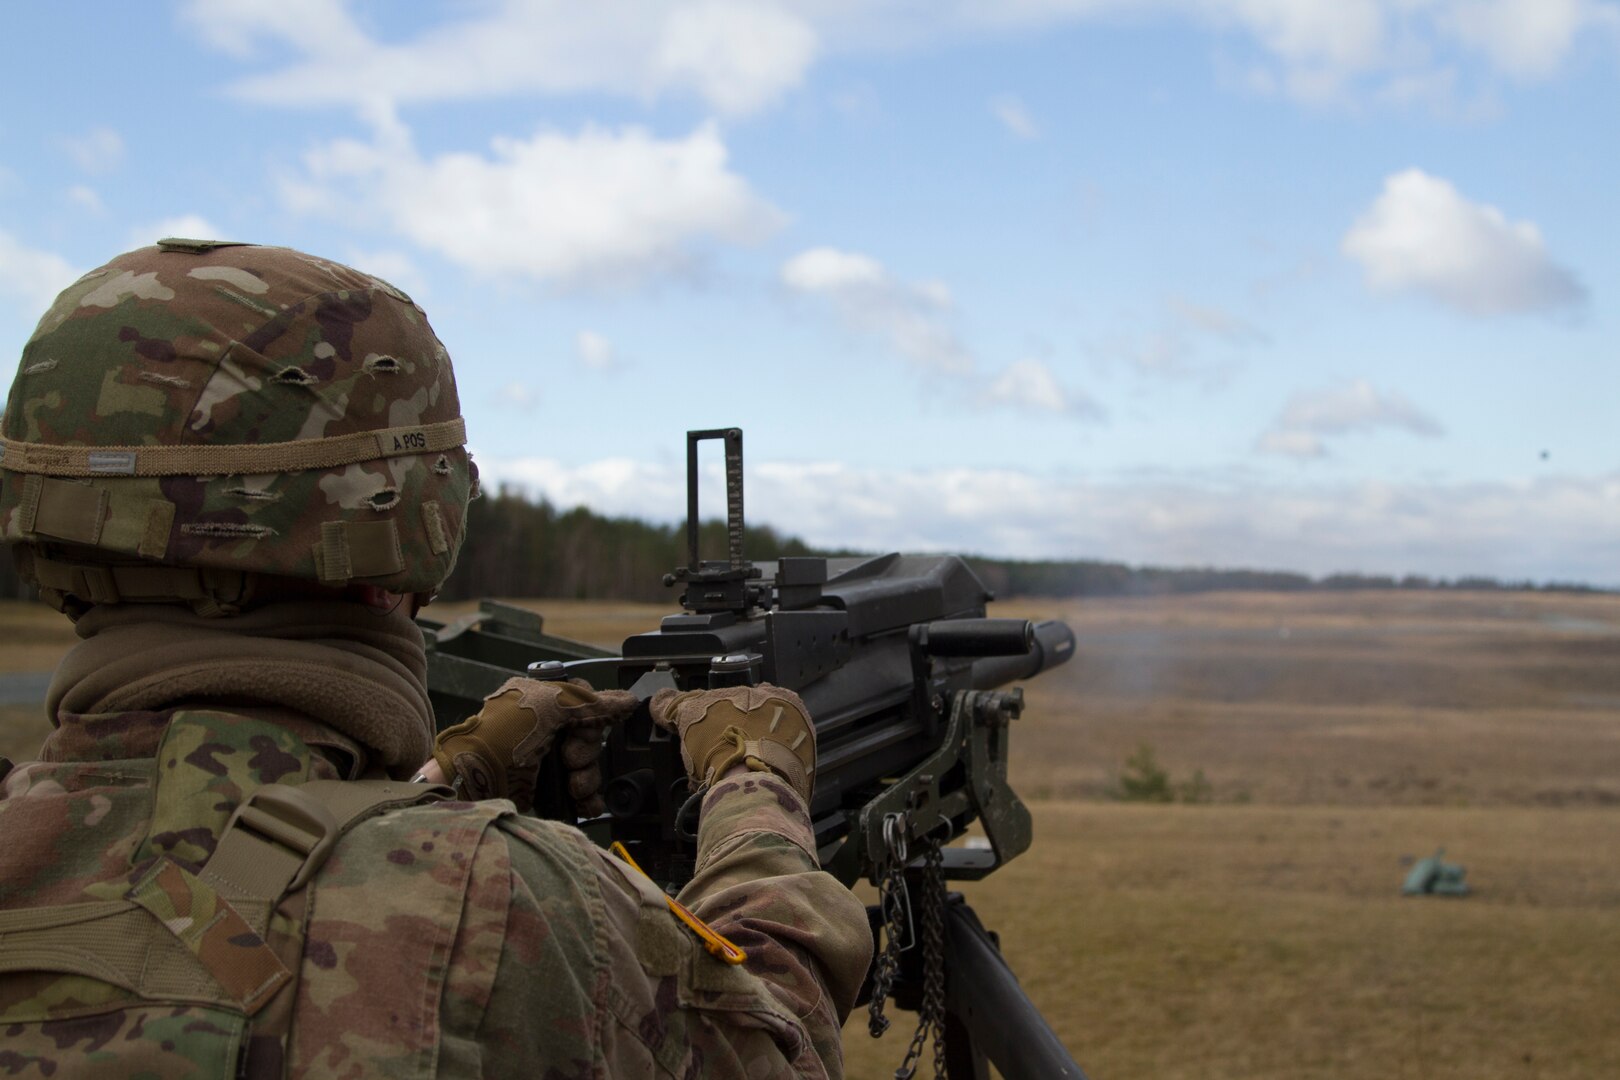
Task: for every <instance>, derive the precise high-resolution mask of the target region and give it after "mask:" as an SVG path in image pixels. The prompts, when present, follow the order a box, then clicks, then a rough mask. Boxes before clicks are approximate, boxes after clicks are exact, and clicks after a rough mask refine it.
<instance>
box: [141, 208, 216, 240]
mask: <svg viewBox="0 0 1620 1080" xmlns="http://www.w3.org/2000/svg"><path fill="white" fill-rule="evenodd" d="M127 235H128V237H129V244H130V246H131V247H143V246H145V245H147V244H155V243H157V242H158V241H159V240H162V239H164V238H165V237H169V236H177V237H182V238H184V239H187V240H228V239H230V238H229V237H227V236H226V235H225V234H224V232H223V231H221V230H220V229H219V227H218V226H216V225H215V224H214V223H213V222H211V221H209V220H208V219H207V218H205V217H203V216H202V215H201V214H179V215H176V216H175V217H168V218H164V219H163V220H162V221H154V222H152V223H151V224H150V225H137V226H135V228H133V229H131V230H129V232H128V234H127Z"/></svg>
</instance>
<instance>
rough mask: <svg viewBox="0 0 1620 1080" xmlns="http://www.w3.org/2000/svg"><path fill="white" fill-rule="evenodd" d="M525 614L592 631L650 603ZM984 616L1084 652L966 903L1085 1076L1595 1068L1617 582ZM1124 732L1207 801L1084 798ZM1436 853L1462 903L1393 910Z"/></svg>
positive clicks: (1610, 848) (8, 723)
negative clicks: (1055, 625) (1008, 856)
mask: <svg viewBox="0 0 1620 1080" xmlns="http://www.w3.org/2000/svg"><path fill="white" fill-rule="evenodd" d="M531 606H533V607H535V608H537V609H538V610H540V611H542V612H544V613H545V614H546V617H547V626H546V629H547V630H548V631H550V632H552V633H557V634H562V635H564V636H569V637H577V638H580V639H583V640H588V641H592V642H595V643H598V644H603V645H608V646H614V645H617V643H618V642H619V641H620V640H622V638H623V637H624V636H626V635H627V634H629V633H633V632H636V631H640V630H644V629H650V628H652V627H653V626H655V625H656V622H657V618H658V616H659V615H661V614H663V613H664V609H662V608H659V607H654V606H646V605H636V606H633V605H598V604H590V603H582V602H578V601H572V602H556V601H535V602H532V603H531ZM455 613H456V612H455V611H448V612H446V613H445V615H444V616H441V617H445V616H450V615H454V614H455ZM994 613H995V614H1004V615H1012V614H1017V615H1025V616H1029V617H1036V618H1048V617H1061V618H1063V619H1065V620H1067V621H1068V622H1069V623H1070V625H1072V626H1073V627H1074V629H1075V631H1076V634H1077V637H1078V640H1079V650H1078V655H1077V657H1076V659H1075V660H1074V661H1073V662H1071V663H1070V664H1068V665H1065V666H1064V667H1062V668H1059V669H1057V670H1055V671H1053V672H1050V673H1048V674H1046V675H1043V676H1042V677H1041V678H1039V679H1038V680H1036V681H1034V682H1033V683H1031V684H1030V685H1029V688H1028V694H1029V703H1030V705H1029V709H1028V710H1027V712H1026V713H1025V716H1024V718H1023V719H1021V720H1020V721H1018V727H1017V729H1016V730H1015V733H1014V754H1013V759H1012V763H1011V770H1012V779H1013V785H1014V787H1015V788H1016V789H1017V790H1018V791H1020V792H1021V793H1022V794H1023V795H1024V797H1025V798H1026V799H1028V800H1029V801H1030V802H1031V805H1032V809H1033V811H1034V815H1035V825H1036V837H1035V846H1034V848H1033V849H1032V850H1031V851H1030V852H1028V853H1027V854H1025V855H1023V856H1021V857H1020V858H1019V859H1017V860H1016V861H1014V862H1013V863H1012V864H1010V865H1009V866H1008V867H1007V868H1005V869H1004V870H1002V871H1000V872H998V873H997V874H996V875H994V876H993V877H992V878H990V879H989V880H987V881H985V882H981V883H977V884H971V885H968V886H966V887H965V889H964V891H965V892H966V893H967V894H968V899H969V900H970V902H971V903H973V905H974V906H975V908H976V909H977V910H978V911H979V913H980V914H981V916H982V917H983V919H984V921H985V923H986V925H988V926H989V927H990V928H992V929H994V930H997V931H998V932H999V933H1000V935H1001V938H1002V943H1003V948H1004V950H1005V952H1006V954H1007V956H1008V958H1009V959H1010V960H1011V962H1012V964H1013V966H1014V968H1015V969H1016V970H1017V971H1018V973H1019V975H1020V977H1021V979H1022V980H1023V983H1024V985H1025V987H1026V988H1027V989H1028V991H1029V993H1030V995H1031V997H1032V998H1033V999H1034V1000H1035V1002H1036V1003H1037V1004H1038V1005H1039V1006H1040V1007H1041V1008H1042V1010H1043V1011H1044V1013H1045V1014H1046V1016H1047V1017H1048V1018H1049V1020H1050V1021H1051V1023H1052V1024H1053V1026H1054V1028H1055V1029H1056V1030H1057V1032H1058V1033H1059V1035H1060V1036H1062V1038H1063V1039H1064V1041H1065V1042H1066V1043H1067V1044H1068V1046H1069V1047H1070V1048H1071V1049H1072V1050H1073V1051H1074V1053H1075V1056H1076V1057H1077V1058H1078V1059H1079V1061H1080V1062H1081V1063H1082V1064H1083V1065H1084V1066H1085V1067H1086V1069H1087V1071H1088V1073H1089V1074H1090V1075H1092V1076H1094V1077H1099V1078H1102V1077H1107V1078H1137V1077H1140V1078H1156V1077H1165V1078H1180V1077H1188V1078H1192V1077H1234V1078H1236V1077H1277V1078H1285V1077H1287V1078H1293V1077H1443V1076H1456V1077H1469V1078H1495V1077H1543V1078H1553V1077H1572V1078H1573V1077H1608V1076H1620V1021H1617V1020H1616V1017H1617V1016H1620V964H1617V963H1616V957H1620V865H1617V861H1616V852H1620V597H1610V596H1556V595H1539V594H1525V593H1472V594H1464V593H1449V592H1447V593H1405V592H1401V593H1311V594H1241V593H1225V594H1220V593H1217V594H1207V595H1202V596H1194V597H1172V598H1163V599H1150V600H1098V601H1086V602H1079V603H1062V604H1057V603H1049V602H1016V601H1014V602H1008V603H1005V604H1001V605H998V610H997V611H995V612H994ZM58 623H60V624H61V625H60V626H58V625H57V624H58ZM0 635H3V636H0V641H3V642H4V643H5V644H4V646H3V647H0V671H4V672H27V671H42V670H46V669H48V668H49V667H50V665H51V664H52V663H54V660H55V657H56V656H58V655H59V654H60V652H61V651H62V649H64V648H65V647H66V645H67V644H68V643H69V642H70V641H71V634H70V632H68V631H67V629H66V623H65V621H64V620H61V619H60V617H59V616H55V615H54V614H52V613H49V612H36V611H33V610H29V609H25V608H22V607H20V606H18V605H11V606H0ZM43 731H44V724H43V719H42V718H41V717H40V715H39V712H38V706H30V705H0V753H5V754H7V755H9V756H12V757H19V756H27V753H28V750H30V749H31V748H32V746H33V745H37V742H38V739H39V737H40V735H42V734H43ZM1142 744H1148V745H1151V746H1152V747H1153V749H1154V751H1155V754H1156V756H1157V758H1158V760H1159V762H1160V763H1161V764H1162V765H1164V766H1165V768H1167V769H1168V770H1169V772H1170V774H1171V777H1172V779H1174V780H1177V781H1181V780H1185V779H1186V778H1188V777H1189V776H1191V774H1192V772H1193V771H1194V770H1202V772H1203V773H1204V775H1205V777H1206V778H1207V779H1208V780H1209V782H1210V795H1211V798H1212V802H1211V803H1210V804H1208V805H1171V806H1160V805H1140V804H1127V803H1120V802H1116V801H1111V800H1110V799H1109V798H1108V797H1107V792H1108V790H1109V789H1110V787H1111V786H1113V785H1114V784H1115V782H1116V780H1117V778H1118V776H1119V773H1120V771H1121V769H1122V767H1123V765H1124V762H1125V759H1126V758H1127V757H1128V756H1129V755H1130V754H1131V753H1132V752H1133V751H1135V750H1136V749H1137V748H1138V747H1139V746H1141V745H1142ZM19 747H27V749H18V748H19ZM1442 845H1443V846H1444V847H1445V848H1446V851H1447V857H1448V858H1451V859H1454V860H1455V861H1457V862H1460V863H1462V864H1464V865H1466V866H1467V868H1468V880H1469V883H1470V884H1471V885H1472V886H1473V887H1474V890H1475V891H1474V894H1473V895H1472V896H1470V897H1468V898H1466V899H1461V900H1439V899H1421V900H1410V899H1402V898H1400V897H1399V895H1398V890H1399V885H1400V882H1401V880H1402V878H1403V877H1404V875H1405V872H1406V870H1407V868H1408V866H1409V865H1410V861H1411V859H1413V858H1416V857H1422V856H1425V855H1428V854H1432V853H1433V851H1434V850H1435V849H1436V848H1438V847H1440V846H1442ZM911 1019H912V1018H911V1016H910V1014H897V1015H896V1018H895V1026H894V1028H893V1029H891V1031H890V1033H889V1034H888V1035H887V1036H886V1037H885V1038H884V1039H882V1040H881V1041H877V1042H874V1041H873V1040H871V1039H870V1038H869V1037H868V1036H867V1035H866V1033H865V1021H864V1016H862V1015H859V1014H858V1015H857V1016H856V1017H855V1018H853V1019H852V1020H851V1023H850V1025H849V1027H848V1028H847V1029H846V1039H845V1042H846V1047H847V1053H848V1057H849V1070H848V1071H849V1075H850V1076H852V1077H874V1078H877V1077H886V1076H889V1075H890V1074H891V1073H892V1071H893V1068H894V1066H895V1065H896V1064H898V1062H899V1060H900V1057H901V1055H902V1053H903V1051H904V1046H905V1040H906V1038H907V1036H908V1035H909V1024H910V1021H911ZM924 1072H925V1073H926V1070H924Z"/></svg>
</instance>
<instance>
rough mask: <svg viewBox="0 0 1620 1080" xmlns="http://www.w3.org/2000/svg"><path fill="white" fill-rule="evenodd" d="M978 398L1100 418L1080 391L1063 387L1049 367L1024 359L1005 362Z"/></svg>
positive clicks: (1093, 405)
mask: <svg viewBox="0 0 1620 1080" xmlns="http://www.w3.org/2000/svg"><path fill="white" fill-rule="evenodd" d="M981 400H982V401H983V402H984V403H986V404H993V405H1007V406H1010V407H1012V408H1015V409H1023V410H1026V411H1028V412H1034V413H1054V414H1057V415H1070V416H1079V417H1085V418H1088V419H1101V418H1102V415H1103V413H1102V409H1101V408H1100V407H1098V405H1097V404H1096V402H1094V401H1092V400H1091V399H1090V398H1089V397H1087V396H1086V395H1084V394H1081V393H1077V392H1075V391H1073V390H1069V389H1066V388H1065V387H1064V386H1063V384H1062V383H1060V382H1058V379H1057V376H1056V375H1055V374H1053V372H1052V369H1051V368H1050V367H1048V366H1047V365H1045V364H1043V363H1041V362H1040V361H1039V360H1033V359H1024V360H1019V361H1017V362H1015V363H1013V364H1010V365H1008V367H1007V369H1006V370H1005V371H1002V372H1001V373H1000V374H999V375H997V376H996V377H995V378H994V379H992V380H991V381H990V384H989V386H988V387H987V388H986V389H985V391H984V394H983V396H982V398H981Z"/></svg>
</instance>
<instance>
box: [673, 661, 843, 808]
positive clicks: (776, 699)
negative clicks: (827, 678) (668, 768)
mask: <svg viewBox="0 0 1620 1080" xmlns="http://www.w3.org/2000/svg"><path fill="white" fill-rule="evenodd" d="M650 707H651V709H652V717H653V720H654V721H656V722H657V723H658V724H659V725H660V726H662V727H665V728H668V729H670V730H672V731H674V732H676V733H677V734H678V735H679V736H680V739H681V761H682V762H683V763H684V764H685V765H686V774H687V776H688V777H689V778H690V779H691V781H692V784H693V786H694V787H698V788H701V787H707V786H709V785H711V784H713V783H715V782H716V781H717V780H719V779H720V778H721V777H722V776H724V775H725V774H726V772H727V771H729V770H730V769H731V768H732V767H733V766H736V765H743V766H746V767H747V768H749V769H753V770H755V771H758V772H766V771H768V772H773V773H775V774H776V775H777V776H780V777H781V778H782V779H783V780H786V781H787V782H788V783H789V784H790V785H792V787H793V790H795V791H797V792H798V793H799V795H800V797H802V798H803V799H804V801H805V802H806V804H808V803H809V801H810V793H811V791H813V790H814V788H815V771H816V727H815V724H813V723H812V722H811V720H810V714H809V712H808V711H807V710H806V709H805V707H804V702H803V701H801V700H800V699H799V695H798V694H795V693H794V692H793V691H791V690H784V689H782V688H781V687H779V686H772V685H770V684H769V683H761V684H760V685H758V686H734V687H728V688H726V689H724V690H688V691H686V692H685V693H678V692H676V691H674V690H660V691H658V693H656V694H654V695H653V699H652V701H651V703H650Z"/></svg>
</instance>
